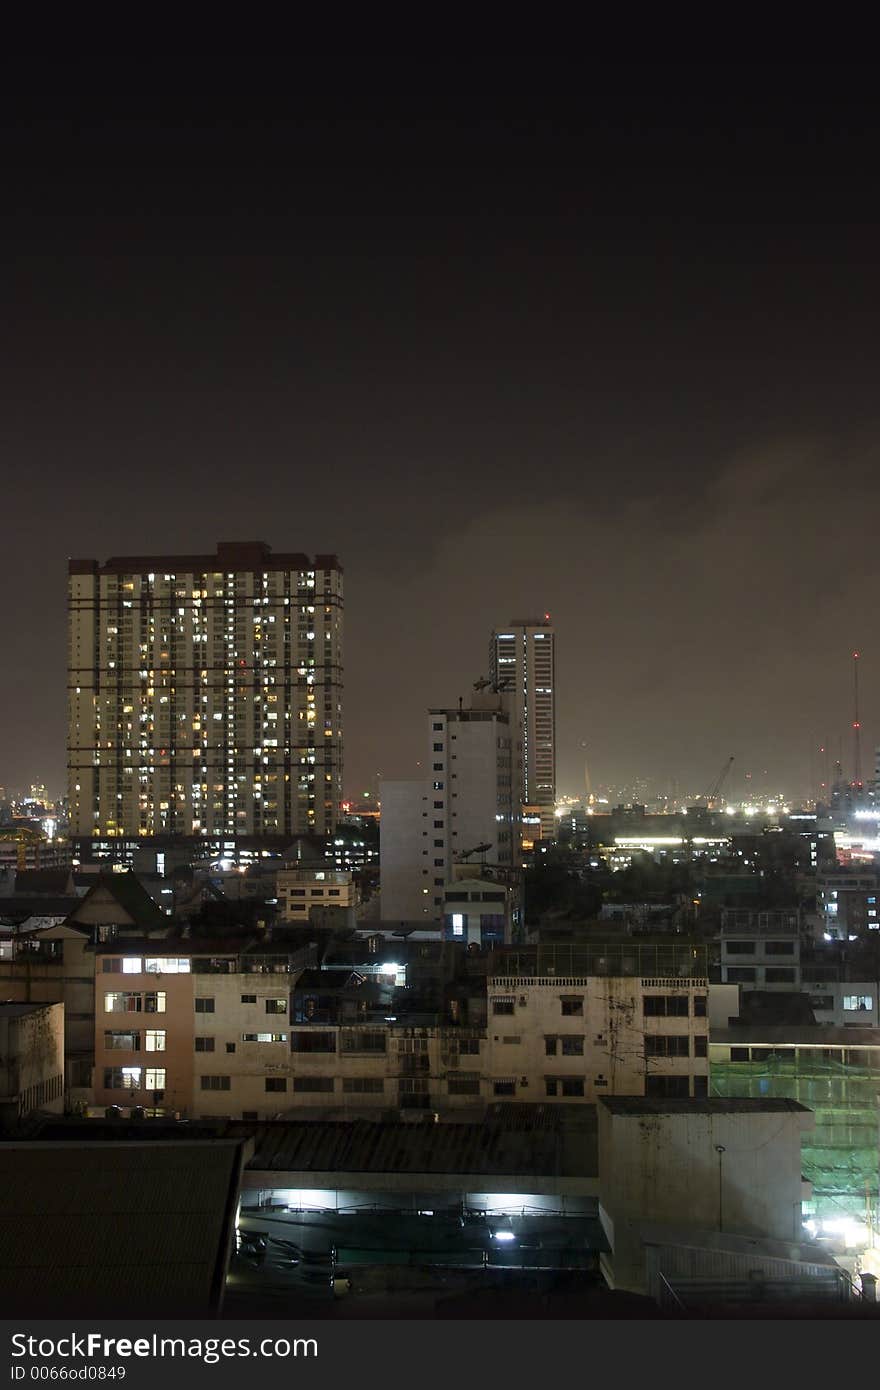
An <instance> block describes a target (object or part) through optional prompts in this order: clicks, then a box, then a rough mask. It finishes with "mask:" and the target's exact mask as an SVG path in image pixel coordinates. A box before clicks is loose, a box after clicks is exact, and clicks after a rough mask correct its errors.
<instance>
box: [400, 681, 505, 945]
mask: <svg viewBox="0 0 880 1390" xmlns="http://www.w3.org/2000/svg"><path fill="white" fill-rule="evenodd" d="M508 708H509V706H508V701H507V700H506V699H505V698H504V697H502V696H499V695H498V694H492V693H487V692H475V693H474V695H473V697H472V700H471V704H470V707H469V708H467V709H465V708H464V707H463V706H462V707H461V708H459V709H432V710H429V711H428V768H429V770H430V776H429V777H428V778H427V779H426V780H425V781H410V782H386V783H384V784H383V787H382V821H381V832H380V863H381V870H380V873H381V892H382V916H383V918H385V919H386V920H387V921H392V920H395V919H396V920H399V921H413V920H417V919H418V918H420V917H424V918H427V919H428V920H430V921H437V922H439V920H440V918H441V917H442V916H443V897H444V888H445V886H446V884H448V883H449V882H450V881H451V879H452V878H453V876H454V875H453V868H454V866H455V865H456V864H460V863H462V862H470V863H472V864H474V866H475V867H476V866H477V865H478V864H479V863H480V862H481V861H485V860H488V861H489V862H490V863H492V864H495V865H501V866H504V867H513V866H514V865H516V864H518V863H519V859H520V846H519V840H520V830H519V825H520V820H519V809H520V808H519V802H518V800H517V797H516V791H515V788H514V772H513V763H512V757H513V750H512V739H513V733H512V725H511V717H510V714H509V713H508Z"/></svg>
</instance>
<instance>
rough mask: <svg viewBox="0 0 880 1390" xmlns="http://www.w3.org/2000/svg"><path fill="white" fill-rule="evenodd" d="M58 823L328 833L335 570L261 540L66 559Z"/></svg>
mask: <svg viewBox="0 0 880 1390" xmlns="http://www.w3.org/2000/svg"><path fill="white" fill-rule="evenodd" d="M69 568H70V577H69V609H68V612H69V635H68V709H69V715H68V740H67V743H68V772H69V788H68V793H69V798H70V823H71V834H72V835H73V836H74V837H80V838H83V839H93V838H98V839H102V840H104V839H107V838H110V839H113V838H118V837H125V836H143V837H146V836H155V835H165V834H174V835H195V836H207V835H216V834H221V835H227V836H231V837H235V836H238V835H253V834H256V835H260V834H283V835H294V834H297V833H300V832H307V831H314V832H316V833H317V834H321V835H326V834H328V833H331V832H332V830H333V828H334V826H335V822H336V814H337V808H338V805H339V802H340V799H341V795H342V598H343V595H342V571H341V568H340V566H339V562H338V560H337V559H336V557H335V556H334V555H318V556H316V557H314V559H311V558H309V557H308V556H306V555H299V554H275V555H273V553H272V551H271V549H270V547H269V546H267V545H264V544H263V543H261V542H248V543H221V544H220V545H218V547H217V551H216V554H214V555H184V556H181V555H178V556H130V557H122V558H118V557H116V558H113V559H110V560H108V561H107V562H106V563H105V564H99V562H98V561H96V560H72V561H71V562H70V567H69Z"/></svg>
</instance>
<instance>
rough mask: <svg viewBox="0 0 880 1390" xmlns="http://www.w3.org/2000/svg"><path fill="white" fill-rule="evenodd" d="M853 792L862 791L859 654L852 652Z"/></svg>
mask: <svg viewBox="0 0 880 1390" xmlns="http://www.w3.org/2000/svg"><path fill="white" fill-rule="evenodd" d="M852 727H853V791H855V792H860V791H861V790H862V740H861V730H862V726H861V724H860V723H859V654H858V652H853V726H852Z"/></svg>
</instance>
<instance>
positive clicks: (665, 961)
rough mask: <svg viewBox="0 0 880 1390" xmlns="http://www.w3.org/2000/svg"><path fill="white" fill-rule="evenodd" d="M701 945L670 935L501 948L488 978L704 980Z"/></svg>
mask: <svg viewBox="0 0 880 1390" xmlns="http://www.w3.org/2000/svg"><path fill="white" fill-rule="evenodd" d="M706 972H707V953H706V944H705V942H703V941H699V940H696V939H690V938H686V937H682V936H678V935H674V934H668V935H662V936H661V935H659V934H657V933H652V934H651V935H650V936H647V937H635V936H630V935H627V936H623V937H622V936H620V935H619V934H618V935H616V936H615V935H606V936H605V937H604V939H600V938H599V937H595V938H593V937H589V938H583V939H581V940H577V941H574V942H571V943H567V942H547V943H541V944H538V945H536V946H503V947H499V948H498V949H496V950H495V951H494V952H493V953H492V955H491V956H490V958H489V974H490V976H492V975H494V976H504V975H507V976H512V975H522V976H533V977H535V978H543V977H549V978H551V979H552V978H553V976H558V975H625V976H642V977H653V978H658V977H659V978H664V979H667V978H674V977H680V978H681V979H688V978H703V979H705V977H706Z"/></svg>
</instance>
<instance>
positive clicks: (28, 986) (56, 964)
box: [0, 923, 95, 1104]
mask: <svg viewBox="0 0 880 1390" xmlns="http://www.w3.org/2000/svg"><path fill="white" fill-rule="evenodd" d="M0 993H2V996H3V997H4V998H5V999H6V1000H7V1001H10V1002H15V1003H22V1004H47V1005H52V1004H58V1005H62V1006H63V1009H62V1017H63V1031H64V1038H63V1044H64V1065H63V1068H62V1071H63V1073H64V1077H65V1083H66V1098H67V1101H68V1103H69V1104H75V1103H77V1102H78V1101H86V1102H88V1101H89V1100H90V1099H91V1086H92V1068H93V1066H94V1059H95V1042H94V1029H95V962H94V957H93V956H92V954H91V950H90V946H89V938H88V934H87V932H86V931H84V930H82V929H79V928H76V927H72V926H68V925H66V924H65V923H57V924H56V925H54V926H49V927H33V928H28V927H27V926H25V927H24V928H22V929H18V930H15V931H10V932H9V934H8V935H4V937H3V938H2V943H0Z"/></svg>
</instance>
